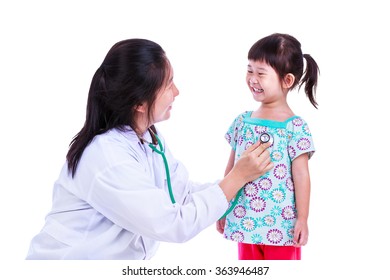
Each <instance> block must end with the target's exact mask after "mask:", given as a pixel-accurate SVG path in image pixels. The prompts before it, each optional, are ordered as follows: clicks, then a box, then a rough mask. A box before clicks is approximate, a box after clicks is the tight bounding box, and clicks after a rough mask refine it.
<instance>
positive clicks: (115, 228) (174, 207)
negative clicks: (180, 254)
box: [27, 129, 228, 260]
mask: <svg viewBox="0 0 390 280" xmlns="http://www.w3.org/2000/svg"><path fill="white" fill-rule="evenodd" d="M159 135H160V134H159ZM144 137H145V139H147V140H150V135H149V133H146V134H145V135H144ZM160 138H161V141H162V142H163V145H164V146H165V147H164V148H165V152H166V157H167V160H168V163H169V169H170V175H171V182H172V189H173V193H174V196H175V200H176V204H172V202H171V200H170V197H169V194H168V189H167V183H166V175H165V168H164V164H163V160H162V158H161V156H160V155H159V154H157V153H156V152H153V151H152V150H151V149H150V147H149V146H148V145H147V144H146V143H145V144H141V142H140V141H139V139H138V137H137V136H136V134H135V133H134V132H133V131H132V130H131V131H127V132H122V131H119V130H117V129H113V130H111V131H109V132H107V133H105V134H103V135H99V136H96V137H95V138H94V139H93V141H92V142H91V143H90V145H89V146H88V147H87V148H86V149H85V151H84V153H83V155H82V157H81V160H80V162H79V165H78V168H77V171H76V174H75V177H74V178H73V179H72V178H71V176H70V175H69V173H68V169H67V165H66V164H65V165H64V167H63V169H62V171H61V173H60V176H59V178H58V180H57V181H56V182H55V185H54V191H53V206H52V210H51V211H50V213H49V214H48V215H47V217H46V222H45V225H44V227H43V229H42V230H41V232H40V233H39V234H37V235H36V236H35V237H34V238H33V239H32V241H31V245H30V249H29V252H28V255H27V259H129V260H131V259H133V260H136V259H150V258H151V257H153V255H154V254H155V252H156V250H157V248H158V245H159V241H165V242H185V241H187V240H189V239H191V238H193V237H194V236H195V235H197V234H198V233H199V232H200V231H202V230H203V229H205V228H206V227H208V226H210V225H211V224H212V223H214V222H215V221H216V220H217V219H218V218H220V217H221V216H222V215H223V214H224V212H225V211H226V209H227V207H228V202H227V200H226V197H225V195H224V193H223V192H222V190H221V188H220V187H219V185H218V184H217V183H214V184H203V185H201V184H196V183H193V182H191V181H189V180H188V173H187V170H186V169H185V167H184V166H183V165H182V164H181V163H180V162H179V161H177V160H175V159H174V158H173V157H172V155H171V153H170V152H169V150H168V148H167V146H166V145H165V144H164V140H163V139H162V137H161V136H160Z"/></svg>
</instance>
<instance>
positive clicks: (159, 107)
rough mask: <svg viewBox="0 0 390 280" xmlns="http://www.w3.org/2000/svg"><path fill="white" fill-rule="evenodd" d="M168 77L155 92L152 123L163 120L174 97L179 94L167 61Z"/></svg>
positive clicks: (168, 115) (168, 113)
mask: <svg viewBox="0 0 390 280" xmlns="http://www.w3.org/2000/svg"><path fill="white" fill-rule="evenodd" d="M168 67H169V70H168V73H169V74H168V79H167V81H166V82H165V84H164V85H163V87H162V88H161V89H160V90H159V92H158V93H157V98H156V101H155V103H154V107H153V115H152V116H153V123H157V122H161V121H165V120H167V119H169V117H170V115H171V112H170V111H171V109H172V104H173V101H175V97H176V96H178V95H179V90H178V89H177V87H176V85H175V83H174V82H173V69H172V66H171V65H170V63H169V66H168Z"/></svg>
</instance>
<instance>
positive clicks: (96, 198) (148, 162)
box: [27, 39, 272, 260]
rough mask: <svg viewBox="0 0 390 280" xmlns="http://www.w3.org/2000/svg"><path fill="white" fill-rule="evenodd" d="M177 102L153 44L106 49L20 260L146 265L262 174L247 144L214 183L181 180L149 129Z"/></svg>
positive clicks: (257, 152)
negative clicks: (48, 205) (41, 220)
mask: <svg viewBox="0 0 390 280" xmlns="http://www.w3.org/2000/svg"><path fill="white" fill-rule="evenodd" d="M178 94H179V91H178V89H177V88H176V86H175V84H174V82H173V69H172V67H171V65H170V62H169V60H168V58H167V57H166V55H165V53H164V51H163V49H162V48H161V47H160V46H159V45H158V44H156V43H154V42H152V41H149V40H144V39H129V40H124V41H120V42H118V43H116V44H115V45H114V46H113V47H112V48H111V49H110V50H109V52H108V54H107V55H106V57H105V59H104V61H103V63H102V65H101V66H100V67H99V68H98V69H97V71H96V73H95V75H94V77H93V79H92V83H91V86H90V90H89V95H88V103H87V112H86V120H85V124H84V126H83V128H82V129H81V130H80V132H79V133H78V134H77V135H76V136H75V137H74V139H73V140H72V142H71V145H70V148H69V151H68V154H67V157H66V158H67V161H66V163H65V165H64V166H63V168H62V171H61V173H60V175H59V178H58V180H57V181H56V182H55V184H54V190H53V201H52V209H51V211H50V213H48V215H47V216H46V221H45V225H44V226H43V228H42V230H41V231H40V232H39V233H38V234H37V235H36V236H35V237H34V238H33V239H32V241H31V245H30V249H29V252H28V255H27V259H129V260H139V259H150V258H151V257H153V255H154V254H155V252H156V250H157V248H158V245H159V241H166V242H185V241H187V240H189V239H191V238H193V237H194V236H195V235H197V234H198V233H199V232H201V231H202V230H203V229H205V228H206V227H208V226H210V225H211V224H213V223H215V222H216V221H217V220H218V219H219V218H220V217H221V216H222V215H223V214H224V213H225V211H226V210H227V208H228V201H229V200H231V199H232V198H233V197H234V196H235V194H236V193H237V191H238V190H239V189H240V188H241V187H242V186H243V185H245V183H246V182H248V181H251V180H253V179H255V178H258V177H259V176H260V175H262V174H264V173H265V172H267V171H268V170H270V169H271V168H272V163H271V162H270V158H269V153H268V151H266V148H267V147H268V145H267V144H265V145H264V144H261V145H260V144H259V143H257V144H255V145H253V146H251V147H250V148H248V150H247V151H246V152H245V154H244V155H243V156H241V159H240V160H239V161H238V162H237V163H236V164H235V166H234V167H233V169H232V170H231V172H230V173H229V174H228V175H227V176H226V177H225V178H223V179H222V180H221V181H219V183H210V184H204V185H199V184H195V183H193V182H191V181H189V179H188V174H187V171H186V169H185V167H184V166H183V165H182V164H181V163H180V162H178V161H177V160H175V159H174V158H173V157H172V155H171V153H170V151H169V149H168V147H167V145H166V143H165V142H164V139H163V137H162V136H161V133H160V132H159V131H157V130H156V128H155V126H154V124H155V123H157V122H160V121H164V120H166V119H168V118H169V116H170V110H171V108H172V103H173V101H174V99H175V97H176V96H177V95H178Z"/></svg>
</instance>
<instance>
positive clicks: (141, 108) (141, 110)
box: [135, 103, 147, 113]
mask: <svg viewBox="0 0 390 280" xmlns="http://www.w3.org/2000/svg"><path fill="white" fill-rule="evenodd" d="M135 111H136V112H138V113H146V111H147V110H146V104H145V103H142V104H138V105H137V106H135Z"/></svg>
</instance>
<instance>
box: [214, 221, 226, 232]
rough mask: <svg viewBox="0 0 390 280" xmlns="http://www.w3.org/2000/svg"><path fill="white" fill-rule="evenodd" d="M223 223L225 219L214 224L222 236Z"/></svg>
mask: <svg viewBox="0 0 390 280" xmlns="http://www.w3.org/2000/svg"><path fill="white" fill-rule="evenodd" d="M225 222H226V218H222V219H219V220H218V221H217V222H216V226H217V231H218V232H219V233H221V234H223V231H224V228H225Z"/></svg>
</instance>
